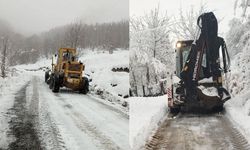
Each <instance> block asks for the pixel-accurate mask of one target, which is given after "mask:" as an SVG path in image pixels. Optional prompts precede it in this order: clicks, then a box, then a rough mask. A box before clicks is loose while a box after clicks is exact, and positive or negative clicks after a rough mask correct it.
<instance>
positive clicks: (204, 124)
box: [142, 114, 250, 150]
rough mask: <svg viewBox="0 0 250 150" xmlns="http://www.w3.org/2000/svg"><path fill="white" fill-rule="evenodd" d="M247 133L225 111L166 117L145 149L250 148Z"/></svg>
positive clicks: (227, 149)
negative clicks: (239, 129)
mask: <svg viewBox="0 0 250 150" xmlns="http://www.w3.org/2000/svg"><path fill="white" fill-rule="evenodd" d="M249 148H250V145H249V144H248V141H247V140H246V139H245V138H244V136H243V135H242V134H241V133H240V132H239V131H238V130H237V128H235V126H234V125H233V124H232V123H231V121H230V120H229V119H228V118H227V117H226V116H224V115H223V114H218V115H216V114H212V115H192V114H181V115H179V116H177V118H174V119H166V120H165V122H164V123H162V124H161V126H160V127H159V128H158V130H157V131H156V133H155V134H154V135H153V136H152V137H151V138H150V140H149V141H148V142H147V144H146V145H145V147H144V148H142V149H148V150H151V149H154V150H157V149H172V150H179V149H186V150H196V149H197V150H202V149H204V150H207V149H221V150H234V149H241V150H248V149H249Z"/></svg>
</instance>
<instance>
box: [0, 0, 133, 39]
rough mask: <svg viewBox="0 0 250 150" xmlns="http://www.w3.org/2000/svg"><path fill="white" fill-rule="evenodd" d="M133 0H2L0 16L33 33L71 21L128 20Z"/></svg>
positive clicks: (14, 26)
mask: <svg viewBox="0 0 250 150" xmlns="http://www.w3.org/2000/svg"><path fill="white" fill-rule="evenodd" d="M128 1H129V0H0V18H1V19H3V20H6V21H8V22H9V24H11V26H12V27H13V28H14V29H15V30H16V31H17V32H20V33H23V34H26V35H31V34H34V33H39V32H42V31H46V30H49V29H51V28H53V27H56V26H60V25H64V24H68V23H71V22H73V21H74V20H76V19H79V18H81V19H83V22H84V21H85V22H87V23H90V22H91V23H93V22H110V21H118V20H121V19H128V17H129V16H128V15H129V8H128V5H129V2H128Z"/></svg>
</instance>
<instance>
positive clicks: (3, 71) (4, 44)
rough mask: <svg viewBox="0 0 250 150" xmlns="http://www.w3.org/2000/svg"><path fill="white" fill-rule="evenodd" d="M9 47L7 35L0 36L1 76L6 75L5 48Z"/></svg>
mask: <svg viewBox="0 0 250 150" xmlns="http://www.w3.org/2000/svg"><path fill="white" fill-rule="evenodd" d="M8 47H9V39H8V37H2V55H1V56H2V57H1V77H3V78H5V77H6V76H7V73H6V72H7V50H8Z"/></svg>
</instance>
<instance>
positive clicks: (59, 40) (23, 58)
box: [0, 19, 129, 68]
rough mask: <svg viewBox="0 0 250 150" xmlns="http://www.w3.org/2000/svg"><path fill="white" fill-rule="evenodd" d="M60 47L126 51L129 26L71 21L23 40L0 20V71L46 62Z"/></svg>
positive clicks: (122, 23) (127, 24) (125, 24)
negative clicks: (20, 65)
mask: <svg viewBox="0 0 250 150" xmlns="http://www.w3.org/2000/svg"><path fill="white" fill-rule="evenodd" d="M60 47H73V48H81V49H84V48H90V49H96V48H98V49H106V50H109V49H116V48H122V49H128V47H129V22H128V20H121V21H119V22H109V23H96V24H84V23H83V22H81V21H75V22H73V23H71V24H67V25H64V26H59V27H55V28H53V29H51V30H49V31H46V32H43V33H40V34H34V35H32V36H28V37H27V36H24V35H22V34H20V33H18V32H16V31H14V29H13V28H11V25H10V24H9V23H8V22H6V21H4V20H1V19H0V50H1V54H0V55H1V56H0V58H1V63H0V64H1V68H3V67H6V66H11V65H17V64H25V63H34V62H36V61H37V60H38V59H39V58H40V57H46V58H49V57H50V56H51V54H55V53H56V51H57V50H58V48H60ZM3 65H4V66H3Z"/></svg>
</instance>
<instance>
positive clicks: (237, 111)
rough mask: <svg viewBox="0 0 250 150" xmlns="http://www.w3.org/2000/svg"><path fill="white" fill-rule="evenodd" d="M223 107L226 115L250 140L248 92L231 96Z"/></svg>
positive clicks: (249, 94)
mask: <svg viewBox="0 0 250 150" xmlns="http://www.w3.org/2000/svg"><path fill="white" fill-rule="evenodd" d="M225 108H226V114H227V116H228V117H229V118H230V119H231V120H232V121H233V122H234V123H235V124H236V127H237V128H238V129H239V130H240V131H241V132H242V133H243V135H245V137H246V138H247V139H248V141H250V92H247V93H245V94H243V95H239V96H236V97H234V98H232V99H231V100H229V101H228V102H227V103H225Z"/></svg>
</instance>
